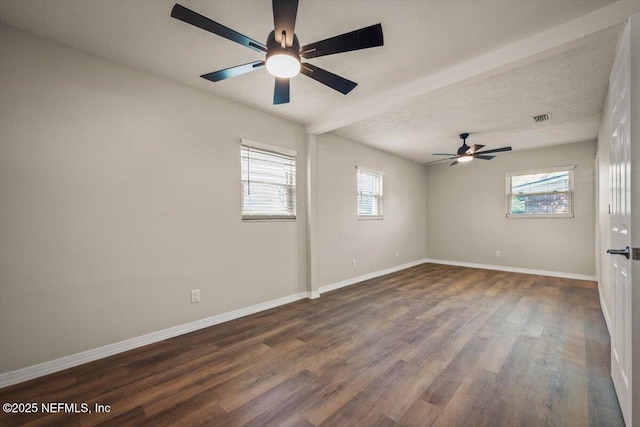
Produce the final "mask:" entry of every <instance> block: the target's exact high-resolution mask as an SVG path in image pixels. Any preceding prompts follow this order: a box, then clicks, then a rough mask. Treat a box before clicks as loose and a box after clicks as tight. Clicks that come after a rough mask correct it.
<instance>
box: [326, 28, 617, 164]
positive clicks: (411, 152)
mask: <svg viewBox="0 0 640 427" xmlns="http://www.w3.org/2000/svg"><path fill="white" fill-rule="evenodd" d="M616 41H617V37H616V36H615V35H613V36H607V37H605V38H602V39H599V40H597V41H595V42H592V43H589V44H587V45H584V46H580V47H578V48H574V49H572V50H569V51H567V52H563V53H562V54H559V55H555V56H552V57H549V58H545V59H542V60H539V61H536V62H534V63H532V64H528V65H527V66H524V67H519V68H516V69H513V70H510V71H507V72H504V73H500V74H497V75H494V76H491V77H488V78H484V79H481V80H479V81H473V82H465V83H461V84H458V85H454V86H449V87H447V88H444V89H441V90H439V91H435V92H432V93H429V94H428V95H424V96H421V97H419V98H417V99H415V100H414V101H412V102H411V103H410V104H408V105H405V106H403V108H401V109H398V110H396V111H392V112H388V113H385V114H383V115H379V116H375V117H372V118H370V119H367V120H363V121H360V122H358V123H355V124H353V125H350V126H347V127H344V128H342V129H339V130H336V131H334V133H336V134H338V135H340V136H343V137H345V138H350V139H353V140H356V141H362V142H367V143H368V144H369V145H372V146H374V147H377V148H380V149H383V150H389V147H393V151H394V152H396V153H397V154H399V155H401V156H403V157H407V158H410V159H414V160H419V161H430V160H436V159H438V157H433V156H428V155H427V154H428V153H431V152H439V153H455V152H456V149H457V148H458V147H459V146H460V145H461V141H460V139H459V138H458V134H459V133H461V132H469V133H471V136H470V137H469V139H468V141H467V142H468V143H469V144H483V145H486V148H485V149H491V148H498V146H502V145H511V146H512V147H513V148H514V150H523V149H530V148H537V147H542V146H545V145H555V144H566V143H571V142H576V141H586V140H589V139H593V138H594V137H595V135H596V134H597V132H598V123H599V120H600V112H601V111H602V107H603V102H604V99H605V97H606V93H607V86H608V81H609V72H610V70H611V65H612V63H613V57H614V53H615V47H616ZM543 113H551V120H549V121H545V122H539V123H535V122H534V121H533V118H532V116H535V115H539V114H543ZM474 134H475V135H474Z"/></svg>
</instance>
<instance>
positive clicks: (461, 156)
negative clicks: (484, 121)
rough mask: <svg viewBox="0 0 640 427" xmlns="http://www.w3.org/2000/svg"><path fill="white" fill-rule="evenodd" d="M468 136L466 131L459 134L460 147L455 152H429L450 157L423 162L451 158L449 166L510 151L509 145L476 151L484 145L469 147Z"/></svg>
mask: <svg viewBox="0 0 640 427" xmlns="http://www.w3.org/2000/svg"><path fill="white" fill-rule="evenodd" d="M468 137H469V134H468V133H461V134H460V139H462V145H461V146H460V148H458V153H457V154H447V153H431V155H432V156H450V157H449V158H448V159H442V160H434V161H433V162H427V163H425V165H428V164H431V163H436V162H441V161H443V160H453V162H452V163H451V164H450V165H449V166H455V165H457V164H458V163H466V162H470V161H471V160H473V159H482V160H491V159H493V158H494V157H496V156H487V154H490V153H499V152H501V151H511V147H502V148H494V149H493V150H485V151H478V150H480V149H481V148H482V147H484V145H479V144H473V146H472V147H469V146H468V145H467V138H468ZM454 159H455V160H454Z"/></svg>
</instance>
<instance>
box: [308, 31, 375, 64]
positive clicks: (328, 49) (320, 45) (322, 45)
mask: <svg viewBox="0 0 640 427" xmlns="http://www.w3.org/2000/svg"><path fill="white" fill-rule="evenodd" d="M383 42H384V40H383V37H382V25H381V24H376V25H372V26H370V27H365V28H360V29H359V30H355V31H351V32H349V33H344V34H341V35H339V36H335V37H331V38H329V39H325V40H321V41H319V42H315V43H311V44H308V45H306V46H302V48H301V49H300V56H302V57H303V58H317V57H319V56H325V55H333V54H334V53H342V52H350V51H352V50H360V49H367V48H370V47H376V46H382V45H383Z"/></svg>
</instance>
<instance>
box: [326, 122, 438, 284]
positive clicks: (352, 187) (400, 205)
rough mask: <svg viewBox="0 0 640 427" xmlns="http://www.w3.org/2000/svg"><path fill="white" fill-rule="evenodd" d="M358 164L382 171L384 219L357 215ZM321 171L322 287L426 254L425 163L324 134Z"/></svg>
mask: <svg viewBox="0 0 640 427" xmlns="http://www.w3.org/2000/svg"><path fill="white" fill-rule="evenodd" d="M356 166H361V167H363V168H366V169H371V170H375V171H379V172H384V219H382V220H358V216H357V210H356V194H357V186H356ZM318 173H319V177H318V205H319V207H318V264H319V285H320V286H326V285H330V284H334V283H336V282H340V281H342V280H346V279H350V278H353V277H357V276H361V275H364V274H368V273H371V272H375V271H380V270H383V269H386V268H389V267H393V266H396V265H399V264H406V263H408V262H411V261H415V260H420V259H424V257H425V255H426V240H425V235H426V219H425V211H426V193H425V176H426V175H425V168H424V167H423V166H422V165H420V164H417V163H414V162H411V161H408V160H404V159H401V158H399V157H396V156H393V155H390V154H388V153H385V152H382V151H379V150H376V149H373V148H369V147H366V146H364V145H361V144H357V143H355V142H352V141H349V140H347V139H344V138H340V137H338V136H335V135H331V134H325V135H320V136H319V137H318ZM396 252H398V257H397V258H396ZM353 259H355V260H356V267H355V268H354V267H353V266H352V260H353Z"/></svg>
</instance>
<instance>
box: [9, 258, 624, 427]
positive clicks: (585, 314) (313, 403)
mask: <svg viewBox="0 0 640 427" xmlns="http://www.w3.org/2000/svg"><path fill="white" fill-rule="evenodd" d="M609 369H610V368H609V337H608V334H607V330H606V325H605V322H604V319H603V317H602V313H601V310H600V305H599V300H598V291H597V288H596V284H595V283H593V282H585V281H578V280H568V279H557V278H549V277H542V276H533V275H523V274H515V273H506V272H497V271H490V270H477V269H470V268H461V267H452V266H443V265H435V264H423V265H420V266H417V267H413V268H410V269H407V270H403V271H401V272H398V273H394V274H390V275H387V276H383V277H380V278H376V279H372V280H368V281H366V282H363V283H360V284H357V285H353V286H350V287H348V288H344V289H341V290H338V291H334V292H331V293H328V294H324V295H323V296H322V297H321V298H319V299H317V300H313V301H310V300H304V301H299V302H296V303H292V304H288V305H286V306H282V307H279V308H276V309H272V310H269V311H265V312H262V313H259V314H256V315H253V316H249V317H245V318H242V319H238V320H234V321H231V322H228V323H225V324H222V325H218V326H214V327H210V328H207V329H203V330H200V331H197V332H194V333H191V334H187V335H183V336H180V337H176V338H172V339H169V340H166V341H163V342H160V343H156V344H152V345H149V346H146V347H143V348H140V349H136V350H133V351H129V352H127V353H122V354H119V355H116V356H112V357H109V358H107V359H102V360H100V361H96V362H93V363H89V364H86V365H83V366H79V367H76V368H72V369H68V370H66V371H63V372H59V373H56V374H52V375H49V376H47V377H43V378H39V379H36V380H33V381H30V382H26V383H23V384H18V385H15V386H12V387H7V388H4V389H0V403H4V402H87V403H89V404H90V406H93V404H94V403H96V402H97V403H101V404H107V405H110V407H111V412H109V413H106V414H96V413H92V414H90V415H89V414H65V413H62V414H50V415H44V414H42V413H39V414H36V415H22V416H19V415H14V414H5V413H1V414H0V425H3V426H12V425H34V426H36V425H117V426H122V425H150V426H158V425H207V426H218V425H219V426H227V425H228V426H242V425H248V426H312V425H322V426H367V425H370V426H393V425H398V426H431V425H434V426H542V425H554V426H587V425H592V426H616V425H623V421H622V417H621V413H620V409H619V406H618V403H617V400H616V397H615V393H614V391H613V386H612V383H611V380H610V377H609Z"/></svg>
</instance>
